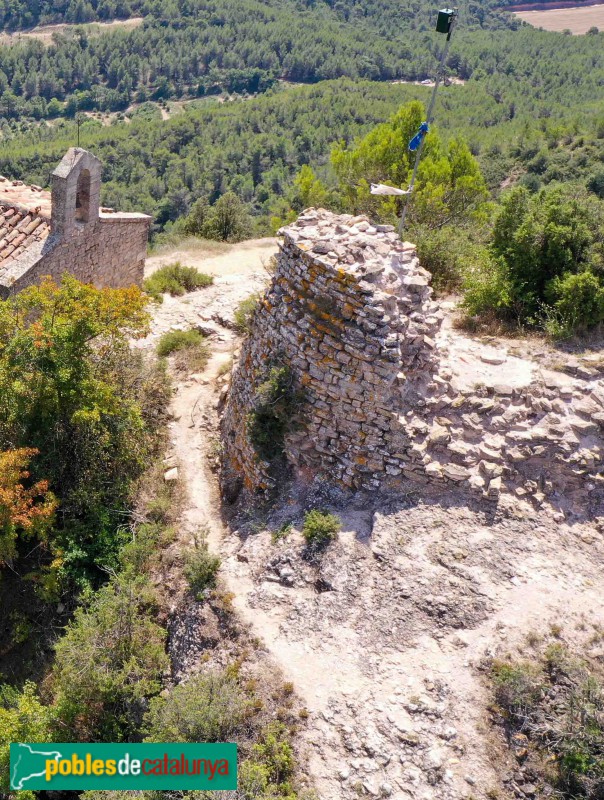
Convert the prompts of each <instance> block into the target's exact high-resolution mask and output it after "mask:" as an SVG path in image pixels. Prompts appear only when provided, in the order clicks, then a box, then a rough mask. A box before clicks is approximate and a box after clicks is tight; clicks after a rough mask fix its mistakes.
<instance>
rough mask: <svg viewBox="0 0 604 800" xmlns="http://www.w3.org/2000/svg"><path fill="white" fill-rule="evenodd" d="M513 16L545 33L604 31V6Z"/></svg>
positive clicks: (521, 12)
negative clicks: (541, 29)
mask: <svg viewBox="0 0 604 800" xmlns="http://www.w3.org/2000/svg"><path fill="white" fill-rule="evenodd" d="M514 14H515V16H517V17H519V19H521V20H524V22H528V23H529V25H533V27H535V28H545V30H546V31H563V30H566V29H567V28H568V30H570V31H572V33H577V34H579V33H587V31H588V30H589V29H590V28H593V27H596V28H600V30H604V5H597V6H584V7H581V8H546V9H543V10H539V11H516V12H514Z"/></svg>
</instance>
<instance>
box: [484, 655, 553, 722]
mask: <svg viewBox="0 0 604 800" xmlns="http://www.w3.org/2000/svg"><path fill="white" fill-rule="evenodd" d="M493 682H494V684H495V698H496V700H497V703H498V704H499V706H500V707H501V708H502V709H503V711H504V712H505V713H506V714H508V715H509V716H510V717H511V718H514V719H519V720H522V719H524V718H525V717H526V716H527V715H528V714H529V713H530V712H531V711H532V709H533V708H534V707H535V706H536V705H537V703H538V702H539V699H540V697H541V692H542V689H543V678H542V675H541V672H540V670H539V669H538V668H537V667H536V666H535V665H533V664H530V663H528V662H527V663H519V664H512V663H508V662H503V661H496V662H495V663H494V664H493Z"/></svg>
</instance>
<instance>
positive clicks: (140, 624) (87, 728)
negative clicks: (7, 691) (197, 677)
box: [52, 577, 169, 741]
mask: <svg viewBox="0 0 604 800" xmlns="http://www.w3.org/2000/svg"><path fill="white" fill-rule="evenodd" d="M156 614H157V607H156V605H155V596H154V594H153V591H152V589H151V587H150V586H149V584H148V583H147V582H146V580H145V579H143V578H135V579H130V578H127V577H122V578H117V579H115V580H113V581H112V582H111V583H110V584H109V585H107V586H104V587H103V588H101V589H99V591H98V592H97V593H96V594H95V595H94V596H93V598H92V601H91V602H90V605H89V606H88V607H87V608H80V609H79V610H78V611H76V614H75V617H74V619H73V621H72V622H71V623H70V624H69V626H68V627H67V631H66V633H65V635H64V636H63V638H62V639H60V640H59V642H58V644H57V647H56V662H55V668H54V673H53V679H52V685H53V688H54V692H55V707H56V712H57V715H58V718H59V720H60V728H61V734H62V735H63V736H65V737H69V738H68V739H67V740H68V741H99V740H101V741H103V740H105V741H121V740H122V739H123V738H127V737H131V736H134V735H136V734H137V733H138V727H139V722H140V720H139V717H140V715H141V713H142V709H143V707H144V705H145V702H146V700H147V699H148V698H149V697H150V696H152V695H155V694H157V692H159V690H160V688H161V677H162V675H163V673H164V671H165V669H166V668H167V666H168V663H169V662H168V657H167V655H166V652H165V639H166V632H165V631H164V630H163V629H162V628H160V626H159V625H157V623H156V622H154V619H153V618H154V617H155V616H156Z"/></svg>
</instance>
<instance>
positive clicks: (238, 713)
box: [143, 670, 251, 742]
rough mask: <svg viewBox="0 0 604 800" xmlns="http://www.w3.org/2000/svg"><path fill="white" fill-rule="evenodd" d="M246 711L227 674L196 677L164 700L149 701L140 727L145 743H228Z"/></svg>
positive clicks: (244, 699)
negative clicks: (147, 709)
mask: <svg viewBox="0 0 604 800" xmlns="http://www.w3.org/2000/svg"><path fill="white" fill-rule="evenodd" d="M250 710H251V708H250V702H249V700H248V698H247V697H246V695H245V693H244V692H243V690H242V689H241V687H240V685H239V681H238V680H237V678H236V677H234V676H233V675H232V674H231V672H230V671H227V670H225V671H224V672H211V673H208V674H205V675H204V674H200V675H196V676H195V677H193V678H191V679H190V680H188V681H187V682H186V683H180V684H178V686H176V687H175V688H174V689H172V691H171V692H170V694H169V695H168V696H167V697H154V698H152V700H151V702H150V704H149V711H148V712H147V714H146V715H145V719H144V724H143V730H144V733H145V741H146V742H220V741H223V742H224V741H232V740H233V738H234V737H235V736H236V734H237V733H238V732H239V731H240V729H241V726H242V723H243V722H244V721H245V719H246V717H247V715H248V714H249V712H250Z"/></svg>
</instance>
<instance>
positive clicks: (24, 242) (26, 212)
mask: <svg viewBox="0 0 604 800" xmlns="http://www.w3.org/2000/svg"><path fill="white" fill-rule="evenodd" d="M0 226H1V227H0V279H1V278H2V274H3V271H4V269H5V268H6V267H7V266H8V264H7V261H8V260H10V263H14V260H15V259H16V258H19V257H20V256H22V255H23V254H24V253H25V251H26V250H28V249H29V248H30V247H32V246H33V245H34V244H36V243H38V242H41V241H44V240H45V239H46V238H47V237H48V234H49V233H50V219H49V218H48V217H46V216H43V215H41V214H39V213H37V210H36V209H27V208H23V207H19V206H17V207H15V206H10V205H8V204H6V202H2V200H0Z"/></svg>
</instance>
